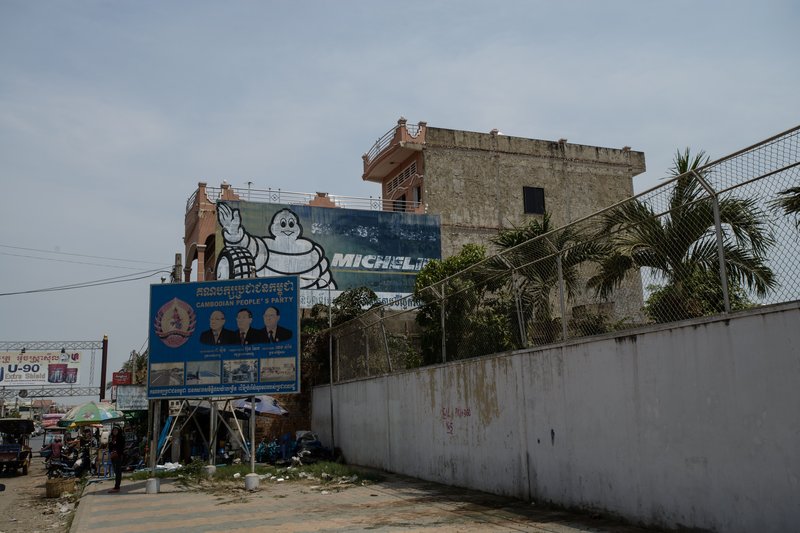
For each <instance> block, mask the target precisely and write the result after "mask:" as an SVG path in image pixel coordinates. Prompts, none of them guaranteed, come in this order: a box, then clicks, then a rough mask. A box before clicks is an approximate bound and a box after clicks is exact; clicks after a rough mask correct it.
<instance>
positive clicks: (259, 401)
mask: <svg viewBox="0 0 800 533" xmlns="http://www.w3.org/2000/svg"><path fill="white" fill-rule="evenodd" d="M233 406H234V407H235V408H237V409H243V410H247V411H249V410H250V409H252V407H251V405H250V398H241V399H239V400H234V401H233ZM256 414H258V415H275V416H286V415H288V414H289V411H287V410H286V409H284V408H283V407H281V405H280V404H279V403H278V400H276V399H275V398H273V397H272V396H256Z"/></svg>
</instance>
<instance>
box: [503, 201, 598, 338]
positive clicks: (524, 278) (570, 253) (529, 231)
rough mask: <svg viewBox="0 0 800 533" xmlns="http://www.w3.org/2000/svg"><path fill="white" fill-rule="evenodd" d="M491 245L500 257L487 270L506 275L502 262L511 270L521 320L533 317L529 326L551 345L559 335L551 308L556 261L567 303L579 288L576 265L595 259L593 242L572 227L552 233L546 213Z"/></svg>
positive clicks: (508, 230) (554, 291)
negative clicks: (514, 278) (495, 248)
mask: <svg viewBox="0 0 800 533" xmlns="http://www.w3.org/2000/svg"><path fill="white" fill-rule="evenodd" d="M491 241H492V243H494V244H495V245H496V246H497V247H498V248H499V249H500V255H501V256H502V257H503V259H499V258H497V259H495V260H493V261H492V263H491V268H493V269H494V270H498V271H506V272H507V271H508V269H509V267H508V265H507V264H506V261H507V262H508V263H510V264H511V265H514V266H515V272H516V273H518V274H519V277H518V278H517V281H515V282H514V286H513V287H512V290H513V291H514V292H515V293H517V294H521V303H522V307H523V310H524V311H523V314H524V316H532V317H533V320H532V321H531V323H530V324H529V326H533V329H534V330H538V331H536V333H535V335H536V336H537V337H539V338H540V340H541V341H542V342H545V343H547V342H553V341H555V340H556V339H557V338H558V334H559V331H560V328H559V327H558V325H557V324H556V323H555V321H554V320H553V304H552V302H553V300H554V298H555V296H556V295H557V294H558V292H557V291H558V286H559V284H558V282H559V278H558V258H559V257H561V273H562V277H563V279H564V288H565V292H566V299H567V300H571V299H573V298H574V297H575V295H576V294H577V292H578V289H579V287H580V281H581V276H580V271H579V267H580V265H581V264H583V263H586V262H588V261H592V260H596V259H597V258H598V257H599V253H600V248H599V247H598V246H597V244H596V241H593V240H592V239H589V238H587V237H586V236H585V235H582V234H581V233H580V231H579V230H577V229H576V228H575V226H566V227H563V228H560V229H559V230H558V231H553V228H552V227H551V225H550V215H549V214H548V213H545V214H544V216H543V217H542V220H541V222H540V221H538V220H532V221H531V222H529V223H528V224H526V225H524V226H521V227H514V228H511V229H507V230H502V231H500V232H499V233H498V234H497V235H496V236H495V237H494V238H493V239H491ZM529 329H530V328H529Z"/></svg>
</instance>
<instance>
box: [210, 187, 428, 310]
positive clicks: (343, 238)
mask: <svg viewBox="0 0 800 533" xmlns="http://www.w3.org/2000/svg"><path fill="white" fill-rule="evenodd" d="M215 242H216V249H215V254H216V257H217V261H216V265H215V267H216V270H215V272H216V278H217V279H239V278H248V277H251V275H255V276H257V277H265V278H266V277H272V276H281V275H297V276H299V277H300V288H301V289H303V291H302V293H301V295H300V298H301V300H300V307H301V308H310V307H313V306H314V304H316V303H326V302H327V298H328V296H329V294H328V291H329V290H330V291H331V294H330V296H331V297H336V296H338V295H339V294H340V293H341V292H342V291H344V290H347V289H353V288H357V287H362V286H365V287H369V288H370V289H372V290H373V291H375V293H376V294H377V295H378V298H379V299H380V300H381V301H383V302H388V301H390V300H394V299H397V298H401V297H403V296H408V295H409V294H411V293H412V292H413V290H414V281H415V279H416V274H417V273H418V272H419V271H420V269H421V268H422V267H423V266H425V265H426V264H427V263H428V262H429V261H430V260H431V259H440V258H441V232H440V220H439V216H438V215H426V214H417V213H398V212H387V211H363V210H357V209H342V208H329V207H314V206H308V205H285V204H273V203H257V202H246V201H226V202H219V203H218V204H217V235H216V240H215Z"/></svg>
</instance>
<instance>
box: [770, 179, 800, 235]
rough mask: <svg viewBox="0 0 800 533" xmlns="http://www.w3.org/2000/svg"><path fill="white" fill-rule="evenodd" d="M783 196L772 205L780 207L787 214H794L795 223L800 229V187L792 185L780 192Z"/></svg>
mask: <svg viewBox="0 0 800 533" xmlns="http://www.w3.org/2000/svg"><path fill="white" fill-rule="evenodd" d="M778 195H779V196H781V198H777V199H775V200H773V201H772V203H771V206H772V207H773V208H776V209H780V210H781V211H783V212H784V214H786V215H787V216H794V217H795V218H794V223H795V226H796V227H797V229H800V187H790V188H788V189H786V190H783V191H781V192H779V193H778Z"/></svg>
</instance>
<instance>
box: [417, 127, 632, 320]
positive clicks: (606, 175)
mask: <svg viewBox="0 0 800 533" xmlns="http://www.w3.org/2000/svg"><path fill="white" fill-rule="evenodd" d="M422 153H423V158H424V174H425V179H424V188H425V190H424V193H423V197H424V202H425V203H426V204H427V206H428V212H429V213H439V214H440V215H441V224H442V225H441V231H442V257H449V256H451V255H454V254H457V253H458V252H459V251H461V248H462V247H463V246H464V245H465V244H467V243H478V244H484V245H487V246H489V240H490V239H491V238H492V237H494V236H495V235H497V231H498V230H500V229H506V228H511V227H514V226H522V225H524V224H526V223H528V222H529V221H530V220H531V218H533V217H538V216H539V215H532V214H526V213H525V212H524V211H525V210H524V205H523V194H522V188H523V186H528V187H541V188H543V189H544V196H545V209H546V210H547V212H548V213H549V214H550V218H551V225H552V227H553V228H557V227H561V226H565V225H567V224H569V223H570V222H574V221H576V220H579V219H581V218H583V217H586V216H589V215H591V214H593V213H596V212H598V211H600V210H602V209H604V208H606V207H609V206H611V205H613V204H615V203H617V202H620V201H622V200H624V199H626V198H630V197H631V196H632V195H633V179H632V178H633V176H635V175H637V174H640V173H641V172H644V170H645V161H644V153H642V152H636V151H631V150H623V149H613V148H600V147H596V146H585V145H580V144H570V143H562V142H553V141H544V140H536V139H524V138H520V137H509V136H506V135H492V134H488V133H477V132H467V131H459V130H449V129H441V128H431V127H428V129H427V133H426V138H425V147H424V150H423V152H422ZM489 251H490V252H493V251H494V250H491V248H490V250H489ZM587 278H588V277H587ZM616 300H617V301H615V302H614V305H615V309H614V317H615V318H617V319H622V318H623V317H629V318H633V319H636V318H638V317H639V316H640V308H641V307H642V287H641V281H640V278H639V276H636V277H635V279H634V278H631V279H630V280H629V281H627V282H626V283H625V284H624V289H623V290H621V291H618V292H617V293H616ZM591 301H593V300H592V298H591V297H589V296H587V297H583V296H579V297H578V300H577V301H576V302H575V303H576V304H578V305H583V304H588V303H590V302H591Z"/></svg>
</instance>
